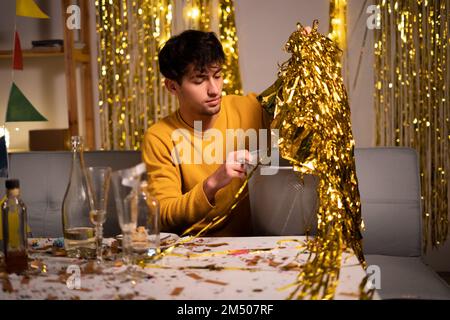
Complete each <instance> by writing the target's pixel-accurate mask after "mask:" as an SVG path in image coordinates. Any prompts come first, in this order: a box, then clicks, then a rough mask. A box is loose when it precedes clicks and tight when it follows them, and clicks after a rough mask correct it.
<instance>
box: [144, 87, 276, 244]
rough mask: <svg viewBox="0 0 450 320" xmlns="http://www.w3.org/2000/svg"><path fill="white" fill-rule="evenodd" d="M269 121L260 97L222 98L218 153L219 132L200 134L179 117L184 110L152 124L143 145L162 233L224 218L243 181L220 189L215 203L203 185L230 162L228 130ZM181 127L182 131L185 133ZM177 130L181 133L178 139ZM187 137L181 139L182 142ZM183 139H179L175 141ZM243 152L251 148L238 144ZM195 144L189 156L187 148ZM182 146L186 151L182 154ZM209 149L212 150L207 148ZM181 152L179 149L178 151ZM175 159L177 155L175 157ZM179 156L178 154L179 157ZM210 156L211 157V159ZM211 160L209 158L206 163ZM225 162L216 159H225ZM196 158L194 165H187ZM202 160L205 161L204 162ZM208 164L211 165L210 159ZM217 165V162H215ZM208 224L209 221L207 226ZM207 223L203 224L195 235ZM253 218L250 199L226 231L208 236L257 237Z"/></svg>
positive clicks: (217, 230)
mask: <svg viewBox="0 0 450 320" xmlns="http://www.w3.org/2000/svg"><path fill="white" fill-rule="evenodd" d="M267 124H268V118H267V114H266V113H265V111H263V109H262V107H261V105H260V104H259V102H258V101H257V99H256V95H255V94H249V95H247V96H234V95H230V96H225V97H223V98H222V102H221V110H220V113H219V116H218V117H217V119H216V121H215V123H214V125H213V128H214V129H216V130H218V131H220V133H221V135H222V138H223V150H222V154H221V153H220V151H221V150H218V148H216V149H215V152H212V151H211V150H212V149H214V148H213V146H218V144H217V143H216V144H214V143H215V142H217V141H218V140H216V139H219V140H220V138H217V137H216V136H217V132H218V131H215V133H216V135H215V136H214V135H213V136H214V138H212V137H211V136H210V137H209V138H208V134H207V132H211V131H210V130H207V131H206V132H204V133H203V140H202V133H200V132H198V131H194V129H193V128H191V127H189V126H188V125H187V124H186V123H185V122H184V121H183V120H182V119H181V117H180V116H179V113H178V111H177V112H174V113H172V114H171V115H169V116H167V117H165V118H164V119H162V120H160V121H159V122H157V123H155V124H154V125H152V126H151V127H150V128H149V129H148V130H147V132H146V134H145V136H144V142H143V154H142V155H143V160H144V162H145V163H146V165H147V172H148V183H149V189H150V192H152V194H153V195H154V196H155V197H156V198H157V199H158V200H159V201H160V206H161V207H160V217H161V225H162V231H167V232H176V233H181V232H183V231H184V230H186V229H187V228H189V227H191V226H193V225H194V224H196V223H198V222H199V221H201V220H202V219H203V218H206V221H207V222H208V221H210V220H211V219H212V218H214V217H216V216H218V215H224V214H226V213H227V212H228V210H229V208H230V206H231V205H232V202H233V199H234V195H235V194H236V193H237V192H238V190H239V188H240V186H241V185H242V183H243V181H242V180H240V179H238V178H235V179H233V180H232V182H231V183H230V184H229V185H227V186H226V187H224V188H223V189H221V190H219V191H218V192H217V193H216V195H215V205H212V204H211V203H209V201H208V199H207V197H206V195H205V193H204V191H203V182H204V180H205V179H206V178H207V177H209V176H210V175H211V174H212V173H214V171H215V170H217V168H218V167H219V166H220V163H223V162H224V161H225V159H226V156H227V154H226V151H227V150H230V146H228V149H227V143H230V140H231V143H233V141H232V140H233V139H226V130H227V129H243V130H244V131H246V130H247V129H255V130H259V129H262V128H265V127H267ZM180 129H181V130H180ZM174 130H176V133H175V134H174V135H173V133H174ZM180 137H181V138H180ZM175 138H177V140H175ZM178 138H180V139H184V140H180V139H178ZM196 139H197V140H196ZM234 140H235V141H234V143H235V147H234V148H232V150H239V149H243V148H246V147H248V139H247V145H245V146H243V145H240V146H236V144H237V141H238V140H237V139H236V136H234ZM181 141H183V142H184V143H188V144H189V149H190V151H189V152H190V153H191V155H190V157H189V153H188V152H187V151H186V150H188V149H186V144H182V143H181ZM180 146H182V147H183V148H184V149H183V150H184V151H180ZM207 148H208V149H207ZM174 150H176V151H174ZM232 150H231V151H232ZM173 155H175V156H173ZM176 155H177V156H176ZM205 155H211V157H209V158H206V156H205ZM203 157H205V159H203ZM219 158H221V161H220V163H219V161H211V159H213V160H214V159H216V160H217V159H219ZM186 159H190V160H191V161H186ZM199 160H201V161H199ZM205 160H206V161H205ZM211 162H213V163H211ZM207 222H205V223H207ZM205 223H203V224H197V227H196V229H195V231H198V230H199V228H202V227H203V226H204V225H205ZM251 232H252V231H251V217H250V206H249V201H248V197H247V198H245V199H244V200H243V201H241V202H240V204H239V205H238V206H237V207H236V208H235V209H234V210H233V212H232V214H231V215H230V218H229V219H227V220H226V221H225V223H224V224H222V225H221V226H220V227H217V228H215V229H214V230H211V231H210V232H209V233H208V234H209V235H214V236H218V235H220V236H239V235H242V236H243V235H251Z"/></svg>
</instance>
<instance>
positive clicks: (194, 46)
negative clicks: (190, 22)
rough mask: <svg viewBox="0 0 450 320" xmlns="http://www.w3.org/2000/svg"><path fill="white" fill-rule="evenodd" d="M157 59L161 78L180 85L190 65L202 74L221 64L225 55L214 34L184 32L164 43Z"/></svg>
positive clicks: (196, 31)
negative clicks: (212, 66)
mask: <svg viewBox="0 0 450 320" xmlns="http://www.w3.org/2000/svg"><path fill="white" fill-rule="evenodd" d="M158 59H159V70H160V71H161V73H162V74H163V76H164V77H166V78H168V79H171V80H175V81H176V82H178V84H180V85H181V81H182V79H183V76H184V75H185V74H186V73H187V72H188V67H189V65H190V64H193V66H194V70H199V71H201V72H204V71H205V70H206V69H207V67H209V66H211V65H214V64H219V65H221V64H223V63H224V61H225V54H224V52H223V48H222V44H221V43H220V41H219V39H217V36H216V35H215V34H214V32H204V31H198V30H186V31H184V32H182V33H180V34H179V35H177V36H174V37H172V38H170V39H169V40H168V41H167V42H166V44H165V45H164V47H163V48H162V49H161V50H160V51H159V54H158Z"/></svg>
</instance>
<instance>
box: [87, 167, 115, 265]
mask: <svg viewBox="0 0 450 320" xmlns="http://www.w3.org/2000/svg"><path fill="white" fill-rule="evenodd" d="M111 172H112V169H111V168H110V167H88V168H87V169H86V177H87V181H88V190H89V192H88V194H89V204H90V212H89V218H90V220H91V222H92V224H94V225H95V242H96V247H97V262H98V263H101V262H102V261H103V257H102V251H103V250H102V249H103V246H102V245H103V223H105V221H106V206H107V204H108V192H109V184H110V181H111Z"/></svg>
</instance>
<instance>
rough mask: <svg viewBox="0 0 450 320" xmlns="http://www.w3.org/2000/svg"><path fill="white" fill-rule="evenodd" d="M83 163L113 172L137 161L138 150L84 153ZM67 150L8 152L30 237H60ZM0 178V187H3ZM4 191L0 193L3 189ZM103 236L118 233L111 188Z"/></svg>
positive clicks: (68, 163)
mask: <svg viewBox="0 0 450 320" xmlns="http://www.w3.org/2000/svg"><path fill="white" fill-rule="evenodd" d="M84 159H85V162H86V166H110V167H111V168H112V169H113V171H115V170H119V169H124V168H129V167H132V166H135V165H136V164H138V163H140V162H141V161H142V160H141V153H140V152H139V151H90V152H84ZM71 164H72V158H71V152H69V151H61V152H20V153H11V154H10V155H9V176H10V178H17V179H19V180H20V188H21V196H22V199H23V201H24V202H25V204H26V205H27V210H28V223H29V225H30V227H31V231H32V233H33V236H34V237H61V236H62V220H61V208H62V201H63V198H64V194H65V192H66V188H67V185H68V183H69V175H70V167H71ZM4 180H5V179H0V183H1V185H0V187H1V186H4ZM3 193H4V192H3ZM107 210H108V213H107V214H108V216H107V219H106V222H105V225H104V235H105V236H112V235H116V234H118V233H120V228H119V225H118V222H117V214H116V206H115V203H114V197H113V191H112V188H110V190H109V200H108V209H107Z"/></svg>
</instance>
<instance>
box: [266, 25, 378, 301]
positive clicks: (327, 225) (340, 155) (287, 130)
mask: <svg viewBox="0 0 450 320" xmlns="http://www.w3.org/2000/svg"><path fill="white" fill-rule="evenodd" d="M317 27H318V23H317V21H315V22H314V24H313V30H312V32H311V33H310V34H309V35H307V34H306V32H305V31H304V30H303V28H302V27H301V26H300V25H299V27H298V31H296V32H294V33H293V34H292V35H291V36H290V38H289V40H288V42H287V44H286V51H287V52H289V53H291V54H292V57H291V58H290V59H289V60H288V61H287V62H286V63H284V64H283V65H282V66H281V68H280V71H279V78H278V80H277V82H276V83H275V84H274V85H273V86H272V87H270V88H269V89H267V90H266V91H265V92H263V93H262V94H261V95H260V96H259V99H260V101H261V103H262V105H263V106H264V107H265V108H266V110H267V111H268V112H270V113H272V114H273V115H274V120H273V121H272V124H271V128H272V129H278V130H279V134H280V136H279V138H278V145H279V148H280V154H281V156H282V157H283V158H285V159H288V160H290V162H291V163H292V165H293V166H294V170H296V171H297V172H299V174H300V175H301V174H313V175H316V176H317V177H318V178H319V186H318V190H317V191H318V195H319V199H320V205H319V210H318V213H317V216H318V225H317V229H318V232H317V236H316V237H315V239H314V240H312V241H309V242H308V243H307V245H308V249H309V250H310V252H311V253H312V254H311V256H310V258H309V259H308V261H307V262H306V264H305V265H303V266H302V272H301V273H300V275H299V277H298V282H297V283H296V284H295V285H296V286H297V288H296V289H295V290H294V291H293V292H292V294H291V295H290V296H289V298H299V299H303V298H310V299H331V298H333V297H334V293H335V290H336V287H337V284H338V280H339V270H340V267H341V256H342V253H343V251H344V250H346V248H347V247H350V248H352V249H353V251H354V252H355V254H356V255H357V257H358V259H359V261H360V262H361V263H362V264H363V265H364V266H365V261H364V256H363V252H362V244H361V238H362V237H361V227H362V219H361V211H360V207H361V204H360V198H359V190H358V182H357V177H356V169H355V160H354V147H355V144H354V140H353V137H352V129H351V122H350V108H349V105H348V98H347V93H346V90H345V87H344V84H343V80H342V77H341V75H340V67H339V64H338V63H337V62H336V61H338V60H337V59H338V57H337V56H338V55H340V54H341V52H340V50H339V49H338V47H337V46H336V44H335V43H334V42H333V41H331V40H330V39H328V38H326V37H325V36H323V35H321V34H319V33H318V31H317ZM372 292H373V291H370V292H369V291H367V290H366V288H365V286H362V292H361V298H370V297H371V293H372Z"/></svg>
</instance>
